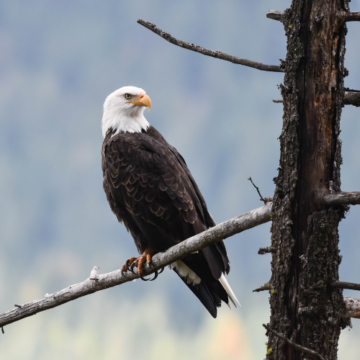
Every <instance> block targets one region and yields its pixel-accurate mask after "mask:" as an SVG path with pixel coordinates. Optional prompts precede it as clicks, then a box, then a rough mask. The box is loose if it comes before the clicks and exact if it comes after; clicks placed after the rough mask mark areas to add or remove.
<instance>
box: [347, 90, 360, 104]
mask: <svg viewBox="0 0 360 360" xmlns="http://www.w3.org/2000/svg"><path fill="white" fill-rule="evenodd" d="M344 105H353V106H360V91H356V90H348V91H345V96H344Z"/></svg>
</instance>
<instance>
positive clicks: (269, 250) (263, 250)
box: [258, 246, 275, 255]
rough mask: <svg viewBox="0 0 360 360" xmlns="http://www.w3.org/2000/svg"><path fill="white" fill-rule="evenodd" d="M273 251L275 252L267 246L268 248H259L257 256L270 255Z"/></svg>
mask: <svg viewBox="0 0 360 360" xmlns="http://www.w3.org/2000/svg"><path fill="white" fill-rule="evenodd" d="M273 251H275V249H274V248H273V247H271V246H268V247H264V248H260V249H259V251H258V254H259V255H264V254H269V253H272V252H273Z"/></svg>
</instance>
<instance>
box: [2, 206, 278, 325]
mask: <svg viewBox="0 0 360 360" xmlns="http://www.w3.org/2000/svg"><path fill="white" fill-rule="evenodd" d="M271 208H272V204H268V205H264V206H262V207H260V208H258V209H255V210H252V211H249V212H247V213H245V214H243V215H240V216H237V217H235V218H233V219H230V220H228V221H225V222H223V223H221V224H218V225H216V226H214V227H212V228H210V229H208V230H206V231H204V232H202V233H200V234H197V235H195V236H193V237H191V238H189V239H187V240H184V241H182V242H181V243H179V244H177V245H175V246H173V247H172V248H170V249H168V250H167V251H166V252H164V253H158V254H156V255H154V256H153V258H152V265H151V267H150V266H149V265H145V267H144V275H149V274H151V273H153V272H155V271H156V270H159V269H161V268H163V267H164V266H166V265H169V264H171V263H173V262H174V261H176V260H179V259H181V258H183V257H184V256H186V255H188V254H191V253H193V252H195V251H199V250H201V249H203V248H205V247H207V246H209V245H211V244H214V243H215V242H217V241H219V240H221V239H226V238H228V237H230V236H232V235H234V234H237V233H240V232H242V231H245V230H248V229H251V228H253V227H255V226H258V225H261V224H264V223H266V222H268V221H270V220H271ZM133 270H134V272H135V274H133V273H131V272H130V271H127V272H126V273H125V274H124V275H122V274H121V270H115V271H112V272H110V273H107V274H100V275H99V280H98V281H92V280H90V278H88V279H86V280H85V281H83V282H81V283H78V284H74V285H71V286H68V287H67V288H65V289H63V290H60V291H58V292H56V293H54V294H46V295H45V296H44V297H42V298H41V299H38V300H34V301H31V302H29V303H26V304H23V305H22V308H21V309H18V308H16V309H12V310H10V311H7V312H5V313H3V314H0V327H2V326H5V325H8V324H11V323H13V322H15V321H18V320H21V319H23V318H26V317H28V316H31V315H35V314H36V313H38V312H41V311H45V310H48V309H51V308H53V307H56V306H59V305H62V304H65V303H67V302H69V301H72V300H75V299H77V298H80V297H82V296H85V295H89V294H92V293H94V292H97V291H100V290H104V289H107V288H109V287H113V286H116V285H120V284H123V283H125V282H128V281H132V280H134V279H138V278H139V275H138V272H137V268H136V267H135V268H134V269H133Z"/></svg>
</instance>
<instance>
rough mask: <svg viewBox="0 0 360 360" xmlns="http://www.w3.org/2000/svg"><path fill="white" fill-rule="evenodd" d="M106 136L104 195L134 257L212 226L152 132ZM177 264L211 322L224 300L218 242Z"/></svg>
mask: <svg viewBox="0 0 360 360" xmlns="http://www.w3.org/2000/svg"><path fill="white" fill-rule="evenodd" d="M113 133H114V132H111V131H109V132H108V133H107V135H106V137H105V140H104V143H103V147H102V169H103V175H104V183H103V184H104V190H105V193H106V196H107V199H108V201H109V204H110V207H111V209H112V211H113V212H114V213H115V215H116V216H117V218H118V220H119V221H120V222H123V223H124V224H125V226H126V228H127V229H128V230H129V231H130V233H131V235H132V236H133V238H134V241H135V244H136V247H137V249H138V251H139V253H143V252H144V251H145V250H147V249H152V250H153V251H154V253H157V252H163V251H166V250H167V249H168V248H170V247H171V246H173V245H175V244H177V243H179V242H181V241H183V240H185V239H187V238H189V237H191V236H193V235H195V234H198V233H200V232H202V231H204V230H206V229H208V228H209V227H212V226H214V225H215V222H214V220H213V219H212V217H211V216H210V214H209V212H208V210H207V207H206V203H205V200H204V198H203V196H202V194H201V192H200V190H199V188H198V186H197V185H196V182H195V180H194V178H193V177H192V175H191V173H190V171H189V169H188V167H187V165H186V163H185V161H184V159H183V158H182V156H181V155H180V154H179V153H178V152H177V150H176V149H175V148H174V147H172V146H171V145H169V144H168V143H167V142H166V140H165V139H164V138H163V137H162V135H161V134H160V133H159V132H158V131H157V130H156V129H155V128H154V127H150V128H149V129H148V130H147V131H145V130H143V131H142V132H139V133H130V132H120V133H119V134H116V135H114V136H113ZM182 261H183V262H184V263H185V264H186V265H187V266H188V267H189V268H190V269H191V270H192V271H193V272H195V273H196V274H197V275H198V276H199V277H200V278H201V282H200V284H197V285H193V284H189V283H187V281H186V279H184V278H183V281H184V282H185V283H186V284H187V285H188V287H189V288H190V289H191V290H192V291H193V292H194V293H195V295H196V296H197V297H198V298H199V299H200V301H201V302H202V303H203V304H204V306H205V307H206V308H207V309H208V310H209V312H210V313H211V314H212V315H213V316H214V317H216V313H217V310H216V308H217V307H219V306H220V303H221V300H223V301H225V302H226V303H228V300H229V299H228V295H227V293H226V291H225V290H224V288H223V287H222V285H221V284H220V282H219V281H218V279H219V278H220V276H221V274H222V273H228V272H229V270H230V266H229V260H228V257H227V254H226V249H225V245H224V243H223V242H222V241H220V242H218V243H217V244H215V245H212V246H210V247H208V248H205V249H203V250H201V251H199V252H198V253H196V254H191V255H189V256H187V257H186V258H184V259H182Z"/></svg>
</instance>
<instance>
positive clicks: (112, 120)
mask: <svg viewBox="0 0 360 360" xmlns="http://www.w3.org/2000/svg"><path fill="white" fill-rule="evenodd" d="M145 107H148V108H149V110H150V108H151V100H150V98H149V97H148V96H147V95H146V93H145V91H144V90H143V89H140V88H137V87H135V86H124V87H122V88H120V89H118V90H116V91H114V92H113V93H111V94H110V95H109V96H108V97H107V98H106V100H105V102H104V113H103V118H102V134H103V137H105V136H106V134H107V132H108V131H109V130H110V129H113V130H115V133H114V135H116V134H118V133H119V132H121V131H123V132H130V133H134V132H141V131H142V130H143V129H144V130H147V129H148V127H149V126H150V124H149V123H148V121H147V120H146V119H145V117H144V110H145Z"/></svg>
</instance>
